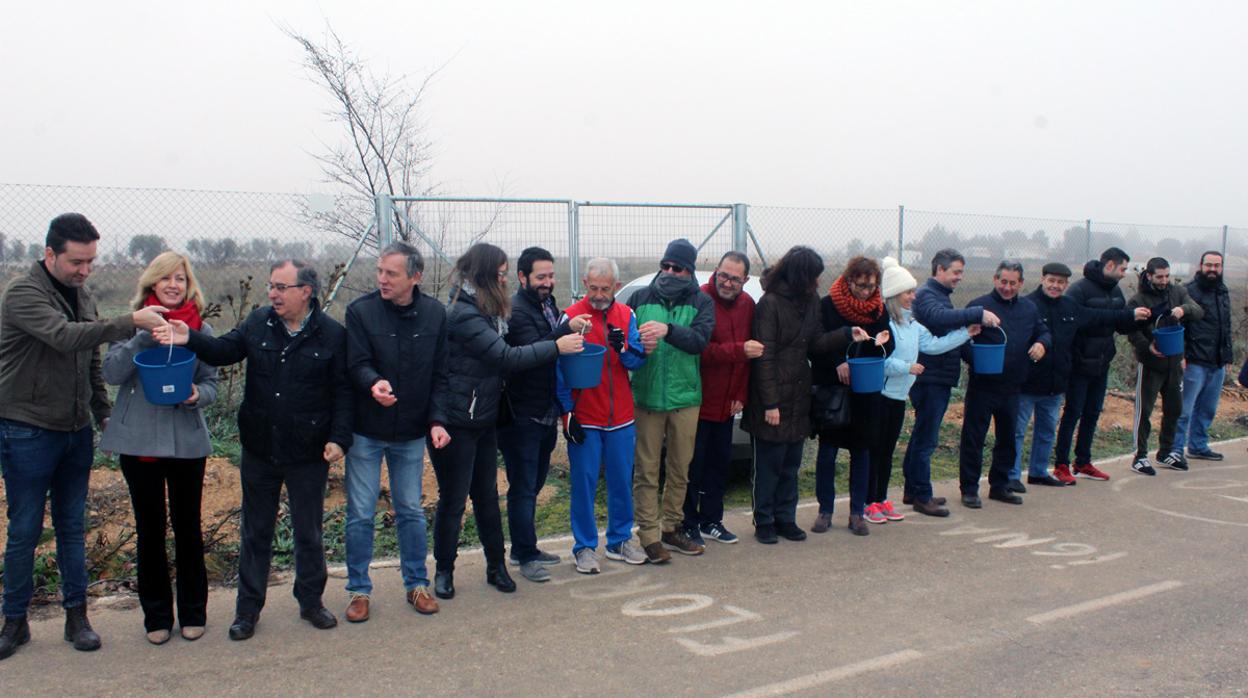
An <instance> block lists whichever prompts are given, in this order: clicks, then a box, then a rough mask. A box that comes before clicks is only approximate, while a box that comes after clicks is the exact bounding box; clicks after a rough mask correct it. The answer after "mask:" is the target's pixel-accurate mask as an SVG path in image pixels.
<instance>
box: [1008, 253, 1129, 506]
mask: <svg viewBox="0 0 1248 698" xmlns="http://www.w3.org/2000/svg"><path fill="white" fill-rule="evenodd" d="M1041 274H1042V275H1043V276H1042V278H1041V281H1040V286H1039V287H1038V288H1036V290H1035V291H1033V292H1032V293H1031V294H1030V295H1028V296H1027V299H1028V300H1030V301H1031V302H1032V303H1034V304H1035V305H1036V308H1038V309H1039V310H1040V319H1041V321H1043V322H1044V324H1045V325H1046V326H1047V327H1048V328H1049V333H1050V334H1051V335H1052V346H1051V348H1050V350H1049V352H1048V353H1047V354H1045V356H1044V358H1043V359H1040V360H1039V361H1037V362H1035V363H1033V364H1032V365H1031V370H1030V371H1028V372H1027V382H1026V383H1024V384H1023V390H1022V393H1020V394H1019V399H1018V426H1017V428H1016V429H1015V433H1014V451H1015V456H1014V469H1013V470H1012V471H1011V472H1010V485H1009V487H1010V489H1011V490H1012V491H1014V492H1026V491H1027V488H1026V487H1025V486H1024V485H1023V483H1022V475H1023V473H1022V468H1023V438H1024V437H1025V436H1026V434H1027V423H1028V422H1030V421H1031V415H1032V413H1033V412H1034V413H1035V415H1036V426H1035V430H1034V431H1033V433H1032V437H1031V458H1030V459H1028V467H1027V484H1030V485H1047V486H1050V487H1062V486H1064V485H1067V484H1071V485H1073V484H1075V480H1074V478H1071V479H1070V480H1069V482H1064V481H1062V480H1058V479H1057V478H1055V477H1053V476H1052V475H1049V466H1048V462H1049V453H1050V452H1052V450H1053V437H1054V435H1055V433H1056V431H1057V416H1058V408H1059V407H1061V405H1062V396H1063V395H1064V394H1065V392H1066V387H1067V384H1068V383H1069V381H1070V370H1071V364H1072V362H1073V358H1074V354H1073V350H1074V344H1075V334H1076V332H1078V331H1079V330H1080V329H1083V328H1085V327H1092V326H1095V325H1117V324H1120V323H1123V322H1126V319H1127V318H1131V319H1132V321H1134V320H1146V319H1148V316H1149V310H1148V308H1136V309H1135V311H1134V313H1133V312H1132V311H1130V310H1127V309H1125V308H1123V309H1120V310H1108V309H1100V308H1089V307H1086V306H1081V305H1079V304H1078V303H1077V302H1076V301H1075V300H1074V299H1073V298H1071V297H1070V296H1065V295H1062V294H1063V293H1065V291H1066V287H1067V285H1068V284H1069V283H1070V267H1068V266H1066V265H1065V264H1062V263H1060V262H1049V263H1048V264H1046V265H1044V269H1043V270H1042V271H1041Z"/></svg>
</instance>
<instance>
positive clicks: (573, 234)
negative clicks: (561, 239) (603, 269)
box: [568, 201, 619, 300]
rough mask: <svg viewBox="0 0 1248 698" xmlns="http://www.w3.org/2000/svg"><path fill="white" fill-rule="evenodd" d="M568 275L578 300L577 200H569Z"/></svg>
mask: <svg viewBox="0 0 1248 698" xmlns="http://www.w3.org/2000/svg"><path fill="white" fill-rule="evenodd" d="M568 276H570V277H572V278H571V280H570V281H569V287H570V288H571V290H572V300H576V299H578V298H580V297H581V214H580V209H578V208H577V204H576V202H575V201H569V202H568ZM616 280H617V281H618V280H619V279H616Z"/></svg>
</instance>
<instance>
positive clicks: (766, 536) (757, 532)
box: [754, 524, 780, 545]
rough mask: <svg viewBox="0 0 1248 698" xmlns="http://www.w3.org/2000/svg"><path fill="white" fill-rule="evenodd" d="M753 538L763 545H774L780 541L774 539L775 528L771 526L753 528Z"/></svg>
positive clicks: (764, 525)
mask: <svg viewBox="0 0 1248 698" xmlns="http://www.w3.org/2000/svg"><path fill="white" fill-rule="evenodd" d="M754 537H755V538H757V539H758V542H759V543H762V544H763V545H775V544H776V543H778V542H779V541H780V539H778V538H776V527H775V526H773V525H771V524H761V525H759V526H755V527H754Z"/></svg>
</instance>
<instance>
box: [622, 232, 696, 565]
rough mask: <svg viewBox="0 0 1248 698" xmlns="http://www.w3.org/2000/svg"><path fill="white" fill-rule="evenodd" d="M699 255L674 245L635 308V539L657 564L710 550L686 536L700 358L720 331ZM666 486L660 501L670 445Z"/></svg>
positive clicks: (679, 243)
mask: <svg viewBox="0 0 1248 698" xmlns="http://www.w3.org/2000/svg"><path fill="white" fill-rule="evenodd" d="M697 259H698V251H697V250H696V249H695V248H694V246H693V245H692V244H691V243H690V242H689V241H688V240H685V239H684V238H681V239H679V240H673V241H672V242H671V244H669V245H668V246H667V252H666V253H664V255H663V260H662V262H661V263H660V264H659V273H658V274H656V275H655V277H654V280H653V281H651V282H650V285H649V286H647V287H646V288H644V289H642V290H640V291H638V292H637V293H634V294H633V297H632V298H631V299H630V300H629V305H630V306H632V308H633V311H634V312H635V313H636V315H637V323H638V331H639V332H640V334H641V340H642V344H643V346H644V347H645V349H646V354H647V358H646V363H645V365H644V366H642V367H641V368H640V369H638V370H637V371H636V372H634V373H633V401H634V402H635V403H636V410H635V420H636V427H637V450H636V458H635V459H634V460H635V470H634V473H633V506H634V508H635V518H636V520H637V527H638V532H637V537H638V538H639V539H640V540H641V545H642V547H643V548H644V549H645V551H646V558H647V560H649V561H650V562H651V563H653V564H661V563H664V562H667V561H669V560H671V555H670V554H669V553H668V552H667V549H671V550H675V551H676V552H679V553H683V554H685V555H701V554H702V552H703V551H704V550H705V546H703V545H699V544H698V543H696V542H694V541H692V540H690V539H689V538H688V536H686V535H685V533H684V530H683V526H682V522H683V521H684V503H685V489H686V487H687V485H688V483H689V461H690V460H691V459H692V458H693V447H694V440H695V437H696V436H697V432H698V409H699V407H700V406H701V404H702V377H701V375H700V373H699V364H698V361H699V358H700V355H701V354H702V350H703V349H705V348H706V345H707V343H708V342H710V339H711V332H712V331H713V330H714V329H715V307H714V304H713V301H711V299H710V297H708V296H707V295H706V294H705V293H702V292H701V291H700V290H699V288H698V281H697V279H696V278H694V275H693V272H694V267H695V266H696V265H697ZM665 437H666V445H667V480H666V485H665V486H664V489H663V496H662V510H661V513H660V499H659V468H660V460H661V458H662V454H663V446H664V438H665Z"/></svg>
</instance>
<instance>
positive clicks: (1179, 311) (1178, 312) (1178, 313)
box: [1170, 306, 1183, 320]
mask: <svg viewBox="0 0 1248 698" xmlns="http://www.w3.org/2000/svg"><path fill="white" fill-rule="evenodd" d="M1170 314H1171V315H1173V316H1174V319H1175V320H1182V319H1183V307H1182V306H1179V307H1176V308H1175V309H1174V310H1171V311H1170Z"/></svg>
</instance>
